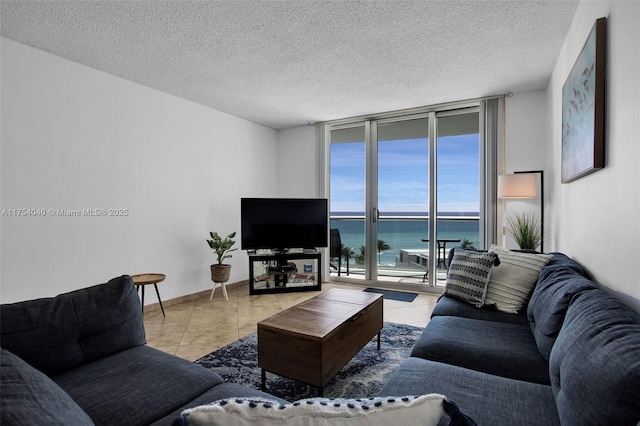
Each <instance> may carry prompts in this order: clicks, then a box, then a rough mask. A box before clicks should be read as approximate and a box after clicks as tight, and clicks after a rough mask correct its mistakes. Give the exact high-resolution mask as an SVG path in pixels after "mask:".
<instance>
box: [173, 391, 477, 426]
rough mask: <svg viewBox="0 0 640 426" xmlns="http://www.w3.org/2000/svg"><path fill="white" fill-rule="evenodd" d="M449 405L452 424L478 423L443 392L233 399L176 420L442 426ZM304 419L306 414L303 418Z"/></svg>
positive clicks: (243, 424) (323, 425)
mask: <svg viewBox="0 0 640 426" xmlns="http://www.w3.org/2000/svg"><path fill="white" fill-rule="evenodd" d="M445 408H447V409H448V412H450V413H452V415H455V416H456V417H455V418H454V419H453V420H452V422H451V424H452V425H456V426H463V425H469V426H473V425H475V422H473V421H472V420H470V419H469V418H468V417H466V416H464V415H462V414H461V413H460V412H459V410H458V409H457V406H456V405H455V404H452V403H451V402H450V401H447V399H446V398H445V397H444V396H443V395H438V394H428V395H418V396H402V397H400V396H398V397H395V396H394V397H384V398H383V397H371V398H366V399H344V398H331V399H327V398H309V399H303V400H300V401H296V402H293V403H284V404H282V403H278V402H276V401H273V400H271V399H265V398H230V399H224V400H221V401H214V402H213V403H211V404H207V405H202V406H199V407H195V408H192V409H189V410H186V411H185V412H184V413H183V414H182V416H181V418H180V419H181V422H176V423H174V424H175V425H184V426H187V425H194V426H197V425H203V426H204V425H210V426H215V425H220V426H222V425H224V426H233V425H237V426H250V425H255V424H260V425H265V426H266V425H282V424H302V423H303V424H305V425H309V426H334V425H353V426H357V425H362V426H366V425H381V426H388V425H391V424H396V423H397V420H398V419H400V418H401V419H402V423H403V424H420V425H432V426H437V425H438V423H439V422H440V420H441V419H442V417H443V416H444V415H445ZM300 419H304V422H301V421H300Z"/></svg>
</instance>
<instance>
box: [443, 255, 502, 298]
mask: <svg viewBox="0 0 640 426" xmlns="http://www.w3.org/2000/svg"><path fill="white" fill-rule="evenodd" d="M496 258H497V256H496V255H495V254H493V253H483V252H478V251H472V250H464V249H461V248H459V247H456V248H455V249H454V255H453V259H452V260H451V263H450V264H449V271H448V272H447V284H446V287H445V289H444V294H446V295H447V296H451V297H456V298H458V299H461V300H463V301H465V302H467V303H469V304H471V305H474V306H478V307H480V306H482V305H483V304H484V298H485V295H486V293H487V284H488V283H489V276H490V275H491V268H492V267H493V264H494V263H496Z"/></svg>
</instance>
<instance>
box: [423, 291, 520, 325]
mask: <svg viewBox="0 0 640 426" xmlns="http://www.w3.org/2000/svg"><path fill="white" fill-rule="evenodd" d="M436 316H454V317H464V318H471V319H479V320H485V321H496V322H505V323H508V324H520V325H529V319H528V318H527V315H526V314H525V313H519V314H515V315H514V314H508V313H506V312H502V311H498V310H497V309H494V308H492V307H491V306H483V307H482V308H479V309H478V308H476V307H475V306H472V305H469V304H468V303H465V302H463V301H461V300H459V299H456V298H453V297H449V296H446V295H443V296H441V297H440V299H438V303H436V306H434V308H433V311H432V312H431V318H433V317H436Z"/></svg>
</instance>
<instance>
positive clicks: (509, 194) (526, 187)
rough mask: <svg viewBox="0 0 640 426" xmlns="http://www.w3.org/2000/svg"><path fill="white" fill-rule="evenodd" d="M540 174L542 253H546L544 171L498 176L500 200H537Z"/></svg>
mask: <svg viewBox="0 0 640 426" xmlns="http://www.w3.org/2000/svg"><path fill="white" fill-rule="evenodd" d="M538 173H539V174H540V236H541V239H540V251H541V252H543V253H544V171H542V170H529V171H526V172H513V174H512V175H500V176H498V198H505V199H510V198H511V199H513V198H536V197H537V196H538V184H537V177H536V175H537V174H538Z"/></svg>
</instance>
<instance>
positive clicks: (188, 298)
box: [144, 280, 249, 312]
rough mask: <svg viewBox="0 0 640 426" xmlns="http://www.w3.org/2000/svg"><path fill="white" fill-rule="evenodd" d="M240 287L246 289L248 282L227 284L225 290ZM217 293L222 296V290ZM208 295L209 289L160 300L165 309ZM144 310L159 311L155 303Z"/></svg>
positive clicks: (158, 304)
mask: <svg viewBox="0 0 640 426" xmlns="http://www.w3.org/2000/svg"><path fill="white" fill-rule="evenodd" d="M212 285H213V284H212ZM242 286H247V287H248V286H249V280H242V281H236V282H234V283H229V284H227V285H226V287H227V289H232V288H236V287H242ZM218 291H219V292H220V294H222V290H218ZM248 293H249V290H248V289H247V294H248ZM210 294H211V289H209V290H202V291H199V292H197V293H192V294H186V295H184V296H179V297H176V298H173V299H167V300H164V299H163V300H162V306H163V307H164V308H167V307H169V306H172V305H177V304H178V303H184V302H190V301H192V300H195V299H199V298H201V297H205V296H209V295H210ZM216 297H217V296H216ZM144 310H145V311H147V312H151V311H159V310H160V303H158V302H156V303H150V304H148V305H144Z"/></svg>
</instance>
